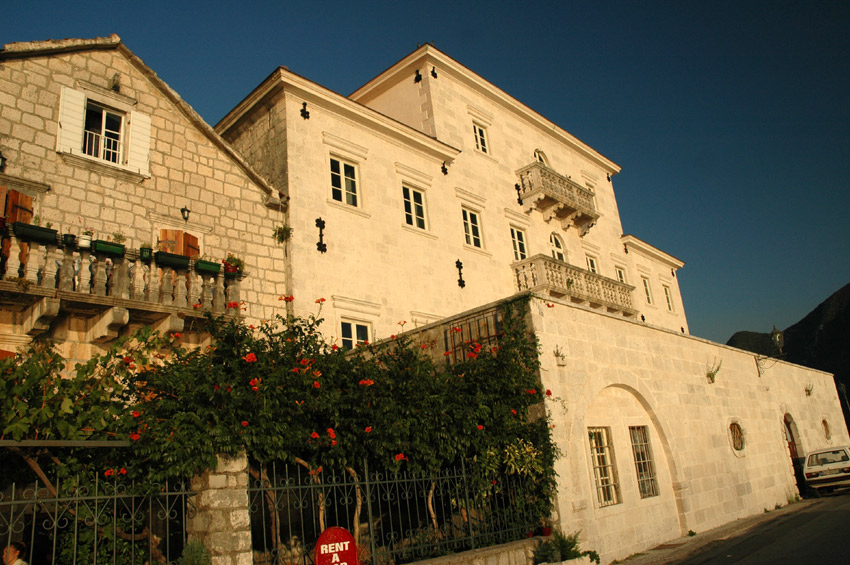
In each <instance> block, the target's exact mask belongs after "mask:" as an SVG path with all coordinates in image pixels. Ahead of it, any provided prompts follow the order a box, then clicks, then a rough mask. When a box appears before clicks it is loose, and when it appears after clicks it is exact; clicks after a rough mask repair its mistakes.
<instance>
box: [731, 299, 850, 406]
mask: <svg viewBox="0 0 850 565" xmlns="http://www.w3.org/2000/svg"><path fill="white" fill-rule="evenodd" d="M784 334H785V345H784V347H783V352H784V355H783V356H782V357H781V358H782V359H784V360H786V361H789V362H791V363H796V364H798V365H803V366H806V367H811V368H813V369H820V370H821V371H827V372H829V373H832V374H834V375H835V384H836V386H837V387H838V397H839V399H840V401H841V404H842V408H843V409H844V419H845V421H848V422H850V406H848V402H847V395H846V394H845V388H844V387H847V386H848V385H850V284H848V285H846V286H845V287H843V288H842V289H841V290H839V291H838V292H836V293H835V294H833V295H832V296H830V297H829V298H827V299H826V300H824V301H823V302H822V303H821V304H820V305H819V306H818V307H817V308H815V309H814V310H812V311H811V312H809V313H808V314H807V315H806V317H805V318H803V319H802V320H800V321H799V322H797V323H796V324H794V325H793V326H790V327H789V328H787V329H786V330H785V332H784ZM726 345H731V346H732V347H737V348H738V349H745V350H747V351H752V352H753V353H755V354H757V355H766V356H770V357H776V356H778V355H779V349H778V348H777V347H776V345H775V344H774V343H773V340H771V338H770V334H767V333H758V332H736V333H735V335H733V336H732V337H731V338H729V341H727V342H726Z"/></svg>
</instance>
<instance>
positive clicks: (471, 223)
mask: <svg viewBox="0 0 850 565" xmlns="http://www.w3.org/2000/svg"><path fill="white" fill-rule="evenodd" d="M463 236H464V237H465V238H466V244H467V245H471V246H473V247H479V248H480V247H481V223H480V222H479V220H478V212H473V211H472V210H468V209H466V208H463Z"/></svg>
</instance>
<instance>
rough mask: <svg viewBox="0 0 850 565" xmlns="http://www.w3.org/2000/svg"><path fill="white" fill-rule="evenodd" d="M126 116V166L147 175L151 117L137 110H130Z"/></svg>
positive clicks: (148, 170) (148, 171)
mask: <svg viewBox="0 0 850 565" xmlns="http://www.w3.org/2000/svg"><path fill="white" fill-rule="evenodd" d="M128 118H129V124H127V129H128V132H127V135H128V138H127V140H128V143H127V144H126V147H127V166H128V167H130V168H131V169H133V170H134V171H136V172H138V173H139V174H141V175H145V176H149V175H150V168H149V165H148V163H149V161H150V147H151V118H150V116H148V115H146V114H141V113H139V112H130V114H129V116H128Z"/></svg>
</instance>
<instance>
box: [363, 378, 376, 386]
mask: <svg viewBox="0 0 850 565" xmlns="http://www.w3.org/2000/svg"><path fill="white" fill-rule="evenodd" d="M373 384H375V381H373V380H372V379H363V380H361V381H360V386H372V385H373Z"/></svg>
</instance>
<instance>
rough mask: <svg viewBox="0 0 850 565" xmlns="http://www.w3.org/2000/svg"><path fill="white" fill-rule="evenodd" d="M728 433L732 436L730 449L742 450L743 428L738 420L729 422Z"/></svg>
mask: <svg viewBox="0 0 850 565" xmlns="http://www.w3.org/2000/svg"><path fill="white" fill-rule="evenodd" d="M729 434H730V435H731V436H732V449H734V450H735V451H743V450H744V430H742V429H741V425H740V424H739V423H738V422H732V423H731V424H729Z"/></svg>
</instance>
